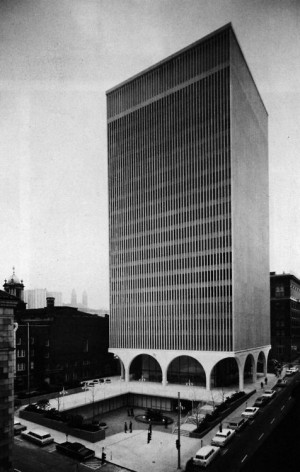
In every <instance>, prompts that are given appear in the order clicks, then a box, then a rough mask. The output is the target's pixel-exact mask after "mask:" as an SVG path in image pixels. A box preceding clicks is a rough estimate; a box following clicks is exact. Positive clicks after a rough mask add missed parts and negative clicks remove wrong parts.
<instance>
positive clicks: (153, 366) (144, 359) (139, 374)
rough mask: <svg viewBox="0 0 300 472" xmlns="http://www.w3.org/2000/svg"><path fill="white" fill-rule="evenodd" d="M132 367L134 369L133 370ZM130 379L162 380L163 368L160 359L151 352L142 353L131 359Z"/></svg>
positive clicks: (129, 367) (129, 366)
mask: <svg viewBox="0 0 300 472" xmlns="http://www.w3.org/2000/svg"><path fill="white" fill-rule="evenodd" d="M132 368H133V369H134V371H132ZM128 369H129V379H131V378H132V379H133V380H139V381H145V380H147V381H150V382H162V368H161V365H160V363H159V362H158V360H157V359H156V358H155V356H153V355H152V354H150V353H140V354H138V355H136V356H135V357H134V358H132V359H131V361H130V363H129V365H128Z"/></svg>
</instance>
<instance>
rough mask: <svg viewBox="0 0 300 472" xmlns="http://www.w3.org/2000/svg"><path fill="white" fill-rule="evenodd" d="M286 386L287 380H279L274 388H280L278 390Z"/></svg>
mask: <svg viewBox="0 0 300 472" xmlns="http://www.w3.org/2000/svg"><path fill="white" fill-rule="evenodd" d="M286 386H287V380H286V379H279V380H278V381H277V384H276V385H275V387H280V388H281V387H282V388H284V387H286Z"/></svg>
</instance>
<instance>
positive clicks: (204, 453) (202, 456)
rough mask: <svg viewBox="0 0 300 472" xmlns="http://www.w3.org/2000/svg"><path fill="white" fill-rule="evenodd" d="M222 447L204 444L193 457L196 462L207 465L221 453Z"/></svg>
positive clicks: (203, 465)
mask: <svg viewBox="0 0 300 472" xmlns="http://www.w3.org/2000/svg"><path fill="white" fill-rule="evenodd" d="M220 450H221V449H220V448H219V447H216V446H203V447H201V449H199V451H197V452H196V454H195V456H194V457H193V462H194V464H197V465H201V466H202V467H207V466H208V465H209V464H210V463H211V462H212V461H213V460H214V459H215V458H216V456H217V455H218V454H219V453H220Z"/></svg>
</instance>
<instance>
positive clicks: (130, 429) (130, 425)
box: [129, 421, 132, 433]
mask: <svg viewBox="0 0 300 472" xmlns="http://www.w3.org/2000/svg"><path fill="white" fill-rule="evenodd" d="M129 431H130V432H131V433H132V421H130V423H129Z"/></svg>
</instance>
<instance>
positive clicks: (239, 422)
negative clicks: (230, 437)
mask: <svg viewBox="0 0 300 472" xmlns="http://www.w3.org/2000/svg"><path fill="white" fill-rule="evenodd" d="M248 421H249V419H248V418H244V417H241V416H239V417H236V418H232V419H231V420H229V422H228V428H229V429H234V430H235V431H241V430H242V429H243V428H244V427H245V426H246V425H247V424H248Z"/></svg>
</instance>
